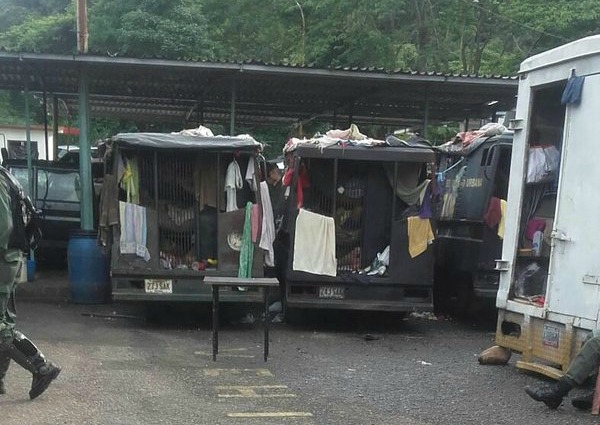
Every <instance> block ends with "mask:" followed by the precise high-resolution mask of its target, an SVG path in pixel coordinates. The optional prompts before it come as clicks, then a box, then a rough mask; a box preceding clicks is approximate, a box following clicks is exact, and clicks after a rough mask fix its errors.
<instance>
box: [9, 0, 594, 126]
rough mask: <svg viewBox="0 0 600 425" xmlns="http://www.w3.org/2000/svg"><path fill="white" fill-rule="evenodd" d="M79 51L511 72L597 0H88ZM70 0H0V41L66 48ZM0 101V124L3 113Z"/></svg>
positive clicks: (579, 22)
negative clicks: (85, 46)
mask: <svg viewBox="0 0 600 425" xmlns="http://www.w3.org/2000/svg"><path fill="white" fill-rule="evenodd" d="M88 9H89V29H90V38H89V46H90V52H92V53H95V54H101V55H106V54H108V55H119V56H131V57H161V58H173V59H192V60H195V59H206V60H234V61H235V60H247V59H254V60H259V61H264V62H276V63H280V62H283V63H296V64H314V65H316V66H319V67H329V66H339V65H341V66H365V67H381V68H386V69H405V70H408V69H413V70H430V71H433V70H435V71H445V72H457V73H469V74H512V73H514V72H515V71H516V70H517V68H518V64H519V63H520V62H521V61H522V60H523V59H524V58H525V57H527V56H530V55H531V54H534V53H537V52H540V51H543V50H547V49H549V48H552V47H555V46H557V45H560V44H564V43H566V42H568V41H571V40H575V39H578V38H581V37H584V36H586V35H590V34H594V33H597V32H599V30H600V19H599V18H600V2H599V1H598V0H578V1H572V0H368V1H367V0H227V1H223V0H88ZM75 27H76V24H75V4H74V1H73V0H0V47H1V48H4V49H7V50H11V51H19V52H23V51H27V52H48V53H74V52H75V50H76V28H75ZM9 100H10V98H7V97H1V98H0V122H2V121H6V120H10V119H12V118H13V117H12V115H14V113H13V112H11V111H10V108H8V107H6V106H7V105H10V104H11V103H10V102H9Z"/></svg>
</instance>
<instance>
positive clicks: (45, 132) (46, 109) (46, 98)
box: [43, 89, 50, 159]
mask: <svg viewBox="0 0 600 425" xmlns="http://www.w3.org/2000/svg"><path fill="white" fill-rule="evenodd" d="M43 96H44V97H43V99H44V148H45V149H46V157H45V158H44V159H50V145H49V143H48V95H47V94H46V89H44V94H43Z"/></svg>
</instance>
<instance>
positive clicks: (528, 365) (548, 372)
mask: <svg viewBox="0 0 600 425" xmlns="http://www.w3.org/2000/svg"><path fill="white" fill-rule="evenodd" d="M517 368H519V369H523V370H529V371H531V372H536V373H539V374H542V375H544V376H547V377H549V378H552V379H556V380H558V379H560V378H561V377H562V376H563V375H564V372H563V371H561V370H559V369H557V368H555V367H552V366H547V365H543V364H540V363H535V362H524V361H521V360H519V361H518V362H517Z"/></svg>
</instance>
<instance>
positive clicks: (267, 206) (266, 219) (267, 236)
mask: <svg viewBox="0 0 600 425" xmlns="http://www.w3.org/2000/svg"><path fill="white" fill-rule="evenodd" d="M260 202H261V204H262V228H261V234H260V243H259V244H258V246H259V247H261V248H262V249H264V250H265V251H267V256H266V257H265V264H266V265H267V266H269V267H274V266H275V253H274V251H273V242H274V241H275V219H274V218H273V207H272V206H271V197H270V196H269V185H268V183H267V182H266V181H265V182H260Z"/></svg>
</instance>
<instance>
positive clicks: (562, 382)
mask: <svg viewBox="0 0 600 425" xmlns="http://www.w3.org/2000/svg"><path fill="white" fill-rule="evenodd" d="M573 387H574V385H573V383H572V382H571V381H570V380H569V379H568V378H565V377H562V378H560V379H559V380H558V381H557V382H555V383H553V384H550V385H546V386H544V387H532V386H527V387H525V392H526V393H527V394H528V395H529V396H530V397H531V398H532V399H534V400H535V401H541V402H544V403H545V404H546V406H548V407H549V408H550V409H552V410H554V409H557V408H558V406H560V404H561V403H562V400H563V397H564V396H566V395H567V394H568V393H569V391H571V389H572V388H573Z"/></svg>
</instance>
